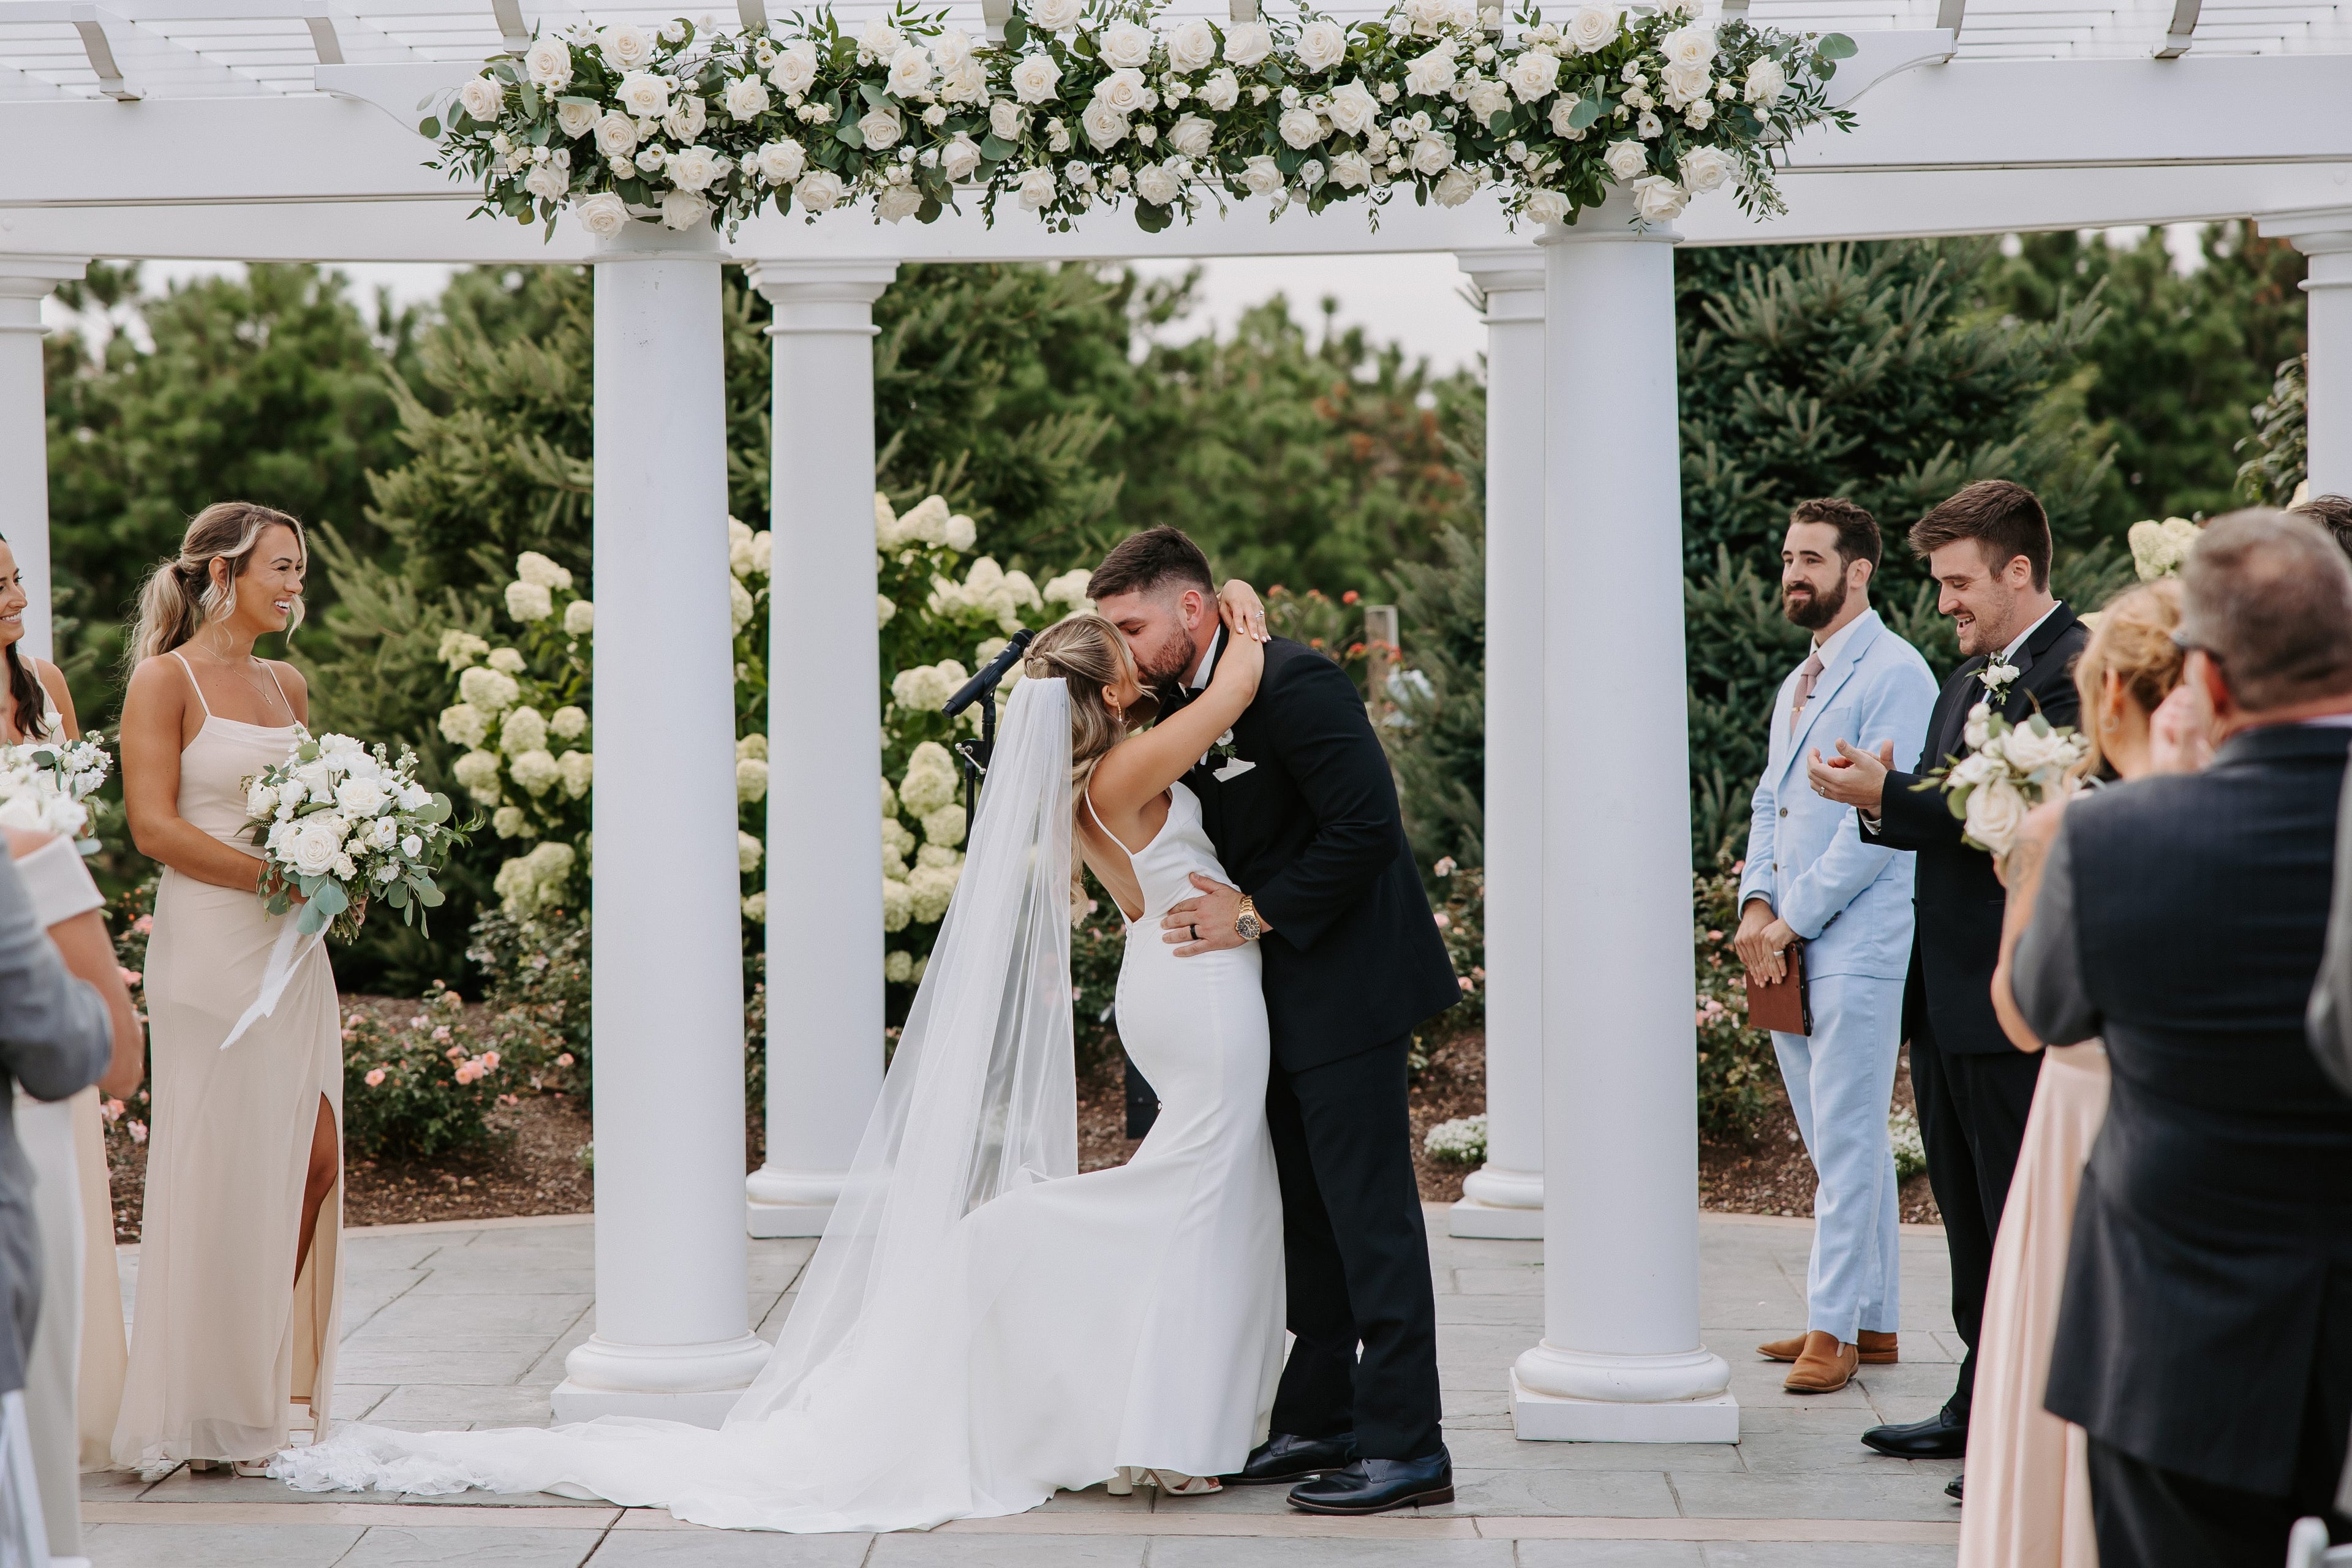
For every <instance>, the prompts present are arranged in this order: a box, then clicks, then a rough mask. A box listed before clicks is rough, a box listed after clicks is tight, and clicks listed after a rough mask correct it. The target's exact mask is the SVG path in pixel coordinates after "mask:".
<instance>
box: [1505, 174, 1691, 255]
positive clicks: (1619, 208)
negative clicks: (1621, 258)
mask: <svg viewBox="0 0 2352 1568" xmlns="http://www.w3.org/2000/svg"><path fill="white" fill-rule="evenodd" d="M1644 240H1646V241H1650V242H1652V243H1655V244H1661V245H1678V244H1680V243H1681V242H1682V234H1681V233H1680V231H1678V230H1677V229H1675V226H1673V225H1672V224H1671V223H1651V222H1649V221H1647V220H1645V219H1643V217H1641V216H1639V215H1638V214H1636V213H1635V212H1634V210H1633V192H1631V191H1629V190H1627V189H1625V188H1624V187H1623V186H1622V185H1621V186H1617V187H1614V188H1612V190H1611V191H1610V193H1609V196H1608V199H1607V200H1605V201H1603V202H1602V203H1601V205H1599V206H1591V207H1586V208H1585V209H1584V210H1583V211H1582V212H1580V213H1578V214H1577V215H1576V216H1574V217H1572V218H1570V219H1569V221H1568V222H1566V223H1548V224H1546V225H1544V226H1543V233H1541V234H1540V235H1538V236H1537V237H1536V243H1537V244H1538V245H1548V246H1549V245H1592V244H1612V245H1623V244H1627V243H1629V242H1636V241H1644Z"/></svg>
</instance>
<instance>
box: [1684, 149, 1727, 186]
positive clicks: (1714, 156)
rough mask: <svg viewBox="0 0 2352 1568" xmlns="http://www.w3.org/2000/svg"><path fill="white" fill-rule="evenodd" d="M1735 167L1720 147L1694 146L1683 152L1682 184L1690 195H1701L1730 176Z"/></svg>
mask: <svg viewBox="0 0 2352 1568" xmlns="http://www.w3.org/2000/svg"><path fill="white" fill-rule="evenodd" d="M1737 167H1738V165H1737V164H1736V163H1733V162H1732V160H1731V154H1729V153H1726V152H1725V151H1724V150H1723V149H1722V148H1720V147H1694V148H1692V149H1691V150H1690V151H1689V152H1687V153H1684V154H1683V184H1684V185H1685V186H1686V187H1688V188H1689V190H1690V193H1691V195H1695V196H1703V195H1706V193H1707V192H1709V191H1712V190H1715V189H1717V187H1718V186H1720V185H1721V184H1723V183H1724V181H1726V180H1727V179H1729V178H1731V174H1732V171H1733V170H1734V169H1735V168H1737Z"/></svg>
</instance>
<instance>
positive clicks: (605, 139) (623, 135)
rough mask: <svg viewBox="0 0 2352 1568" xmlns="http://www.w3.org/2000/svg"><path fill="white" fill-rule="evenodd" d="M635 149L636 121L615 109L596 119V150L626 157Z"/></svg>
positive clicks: (609, 156) (611, 156)
mask: <svg viewBox="0 0 2352 1568" xmlns="http://www.w3.org/2000/svg"><path fill="white" fill-rule="evenodd" d="M636 150H637V122H636V121H634V120H632V119H630V118H629V117H628V116H627V115H625V114H624V113H622V112H621V111H620V110H617V109H615V110H612V111H611V112H610V113H608V114H606V115H604V117H603V118H601V119H599V120H598V121H596V151H598V152H599V153H603V154H604V156H606V157H607V158H626V157H628V156H630V155H631V154H632V153H635V152H636Z"/></svg>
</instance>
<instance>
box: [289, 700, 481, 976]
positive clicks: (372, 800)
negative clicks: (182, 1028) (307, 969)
mask: <svg viewBox="0 0 2352 1568" xmlns="http://www.w3.org/2000/svg"><path fill="white" fill-rule="evenodd" d="M245 804H246V812H247V819H248V820H247V825H246V826H247V829H248V830H249V832H250V834H251V836H252V840H253V842H254V843H255V844H256V845H257V846H258V847H260V848H261V849H262V850H263V851H264V858H265V859H266V860H267V862H268V874H267V875H266V876H265V877H264V879H263V881H262V885H261V900H262V904H263V907H264V908H266V909H268V911H269V912H270V913H271V914H273V915H282V914H284V913H286V912H287V910H289V909H291V908H293V907H294V898H295V895H296V894H298V893H299V894H300V895H301V898H302V900H303V903H302V911H301V913H300V914H299V916H297V917H296V920H295V922H294V929H295V930H296V931H299V933H300V934H301V935H304V936H315V935H317V934H319V933H320V931H329V932H330V934H331V935H333V936H335V937H337V938H339V939H341V940H343V941H346V942H348V941H349V940H351V938H352V936H353V935H355V934H356V933H357V932H358V931H359V928H360V921H361V920H362V918H363V916H364V913H365V908H366V904H367V901H368V900H371V899H374V900H381V901H383V903H385V904H388V905H390V906H391V907H392V908H394V909H395V910H400V911H401V914H402V917H403V918H404V920H406V921H408V923H410V924H412V925H415V924H420V923H422V921H424V919H425V910H431V909H436V908H438V907H439V906H440V904H441V902H442V900H443V894H442V892H441V889H440V888H439V887H438V886H436V884H435V882H434V880H433V877H434V873H435V872H436V871H437V870H438V869H439V868H440V867H441V865H442V863H443V862H444V861H446V859H447V858H448V854H449V850H450V848H451V847H453V846H454V845H456V844H457V843H459V842H461V841H462V840H463V839H464V837H465V835H464V833H463V832H462V831H460V830H459V829H458V828H457V827H455V826H451V824H450V820H449V818H450V809H449V797H448V796H447V795H436V794H435V793H434V792H433V791H431V790H428V789H426V788H425V786H424V785H423V784H419V783H417V782H416V754H415V752H410V751H406V750H404V751H402V752H401V754H400V757H399V760H398V761H396V762H395V761H394V760H393V758H392V757H391V755H390V754H389V753H388V752H386V750H385V748H384V747H383V745H382V744H378V745H375V746H373V747H371V746H368V745H365V744H363V743H362V742H359V741H355V740H353V739H352V737H351V736H349V735H320V736H316V737H313V736H311V735H309V734H302V735H299V736H298V737H297V739H296V742H295V744H294V748H293V750H292V751H290V752H288V753H287V757H286V760H285V761H284V762H283V763H278V764H276V765H275V766H272V767H268V768H264V769H263V770H262V771H261V773H260V774H259V776H258V777H257V778H255V779H253V780H251V781H250V782H249V783H248V784H247V794H246V803H245ZM330 922H332V923H331V925H330Z"/></svg>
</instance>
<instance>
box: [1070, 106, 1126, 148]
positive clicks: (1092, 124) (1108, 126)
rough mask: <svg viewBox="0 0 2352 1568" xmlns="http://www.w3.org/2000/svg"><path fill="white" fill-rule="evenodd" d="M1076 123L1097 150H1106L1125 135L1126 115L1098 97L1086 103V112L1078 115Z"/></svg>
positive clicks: (1116, 144) (1115, 144)
mask: <svg viewBox="0 0 2352 1568" xmlns="http://www.w3.org/2000/svg"><path fill="white" fill-rule="evenodd" d="M1078 124H1079V125H1080V126H1082V127H1084V128H1085V131H1086V133H1087V141H1089V142H1093V143H1094V144H1095V147H1096V150H1097V151H1098V152H1108V150H1109V149H1111V148H1113V147H1116V146H1118V144H1119V142H1122V141H1124V140H1125V139H1126V137H1127V116H1126V115H1124V114H1121V113H1120V112H1119V111H1118V110H1116V109H1113V108H1112V107H1111V106H1110V105H1109V104H1108V103H1105V102H1104V101H1103V100H1101V99H1099V98H1097V99H1096V100H1094V101H1093V102H1092V103H1089V104H1087V110H1086V112H1085V113H1084V114H1081V115H1079V116H1078Z"/></svg>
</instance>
